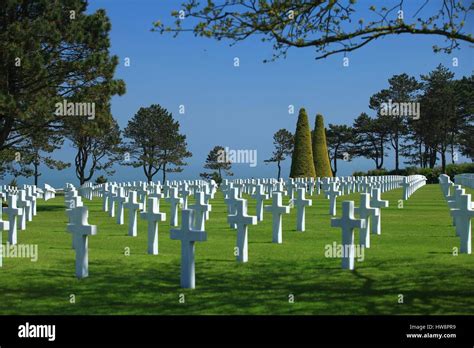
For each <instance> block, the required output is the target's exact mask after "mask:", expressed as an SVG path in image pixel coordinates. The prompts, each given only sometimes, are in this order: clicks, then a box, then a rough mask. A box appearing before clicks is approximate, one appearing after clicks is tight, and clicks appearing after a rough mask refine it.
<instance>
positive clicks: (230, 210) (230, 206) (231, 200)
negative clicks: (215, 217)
mask: <svg viewBox="0 0 474 348" xmlns="http://www.w3.org/2000/svg"><path fill="white" fill-rule="evenodd" d="M237 199H239V190H238V188H236V187H232V188H231V189H230V191H229V194H228V196H227V198H225V199H224V202H225V203H226V204H227V215H234V214H235V205H236V204H237ZM230 227H231V228H237V226H236V225H235V224H234V223H232V224H230Z"/></svg>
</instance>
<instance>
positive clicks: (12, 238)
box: [4, 194, 24, 245]
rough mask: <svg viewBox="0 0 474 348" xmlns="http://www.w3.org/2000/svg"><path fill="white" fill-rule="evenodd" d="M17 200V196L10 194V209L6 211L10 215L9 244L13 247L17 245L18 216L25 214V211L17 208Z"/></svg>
mask: <svg viewBox="0 0 474 348" xmlns="http://www.w3.org/2000/svg"><path fill="white" fill-rule="evenodd" d="M17 200H18V196H17V195H12V194H10V195H9V196H8V207H7V208H6V209H5V210H4V212H5V213H6V214H7V215H8V225H9V226H8V227H9V228H8V242H9V243H10V244H11V245H15V244H17V216H22V215H23V214H24V211H23V209H22V208H18V207H17V205H16V202H17Z"/></svg>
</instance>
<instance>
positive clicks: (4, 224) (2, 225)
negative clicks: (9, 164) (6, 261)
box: [0, 194, 10, 267]
mask: <svg viewBox="0 0 474 348" xmlns="http://www.w3.org/2000/svg"><path fill="white" fill-rule="evenodd" d="M2 203H3V197H2V196H1V194H0V248H2V243H3V231H7V230H8V229H9V228H10V223H9V222H8V221H4V220H3V219H2V211H3V208H2ZM0 267H3V252H2V250H0Z"/></svg>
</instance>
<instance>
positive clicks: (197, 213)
mask: <svg viewBox="0 0 474 348" xmlns="http://www.w3.org/2000/svg"><path fill="white" fill-rule="evenodd" d="M205 195H206V194H205V193H204V192H196V193H195V194H194V197H195V200H196V202H195V203H194V204H192V205H190V206H189V209H191V210H192V220H193V225H192V227H193V228H194V229H195V230H200V231H204V230H205V229H206V228H205V222H206V212H208V211H211V206H210V205H209V204H206V202H205Z"/></svg>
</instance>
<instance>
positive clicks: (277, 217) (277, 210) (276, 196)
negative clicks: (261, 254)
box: [265, 191, 290, 244]
mask: <svg viewBox="0 0 474 348" xmlns="http://www.w3.org/2000/svg"><path fill="white" fill-rule="evenodd" d="M265 211H268V212H270V213H272V221H273V222H272V233H273V240H272V241H273V243H278V244H281V243H282V240H283V236H282V214H288V213H289V212H290V207H289V206H288V205H283V203H282V193H281V192H277V191H273V193H272V205H266V206H265Z"/></svg>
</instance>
